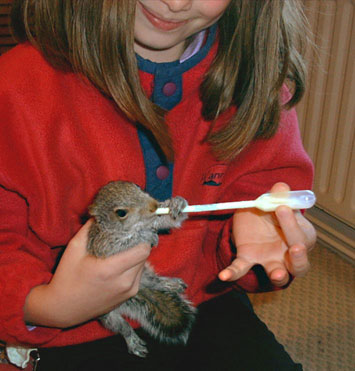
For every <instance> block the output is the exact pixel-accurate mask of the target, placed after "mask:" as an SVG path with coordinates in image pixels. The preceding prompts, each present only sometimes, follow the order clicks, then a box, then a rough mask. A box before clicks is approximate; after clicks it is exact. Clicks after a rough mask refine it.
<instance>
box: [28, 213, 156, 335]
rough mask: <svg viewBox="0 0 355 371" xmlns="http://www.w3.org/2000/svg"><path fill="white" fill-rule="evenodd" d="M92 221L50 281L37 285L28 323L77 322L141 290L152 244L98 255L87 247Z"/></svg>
mask: <svg viewBox="0 0 355 371" xmlns="http://www.w3.org/2000/svg"><path fill="white" fill-rule="evenodd" d="M91 223H92V221H91V220H89V221H88V222H87V223H86V224H85V225H84V226H83V227H82V228H81V229H80V230H79V232H78V233H77V234H76V235H75V236H74V237H73V238H72V240H71V241H70V242H69V244H68V246H67V248H66V249H65V252H64V254H63V256H62V258H61V260H60V263H59V265H58V267H57V269H56V271H55V273H54V275H53V278H52V280H51V281H50V283H49V284H47V285H41V286H37V287H35V288H33V289H32V290H31V292H30V293H29V295H28V296H27V299H26V304H25V308H24V313H25V315H24V319H25V321H26V322H27V323H32V324H35V325H42V326H49V327H60V328H65V327H70V326H74V325H77V324H79V323H83V322H85V321H88V320H90V319H92V318H96V317H98V316H100V315H102V314H104V313H107V312H109V311H110V310H112V309H113V308H115V307H116V306H117V305H119V304H121V303H122V302H124V301H125V300H127V299H129V298H130V297H132V296H134V295H135V294H136V293H137V291H138V287H139V282H140V278H141V275H142V271H143V266H144V263H145V261H146V259H147V258H148V256H149V253H150V245H149V244H140V245H138V246H136V247H134V248H132V249H129V250H127V251H124V252H122V253H120V254H117V255H113V256H110V257H108V258H106V259H100V258H96V257H94V256H91V255H88V253H87V251H86V244H87V239H88V231H89V227H90V225H91Z"/></svg>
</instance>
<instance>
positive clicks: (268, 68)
mask: <svg viewBox="0 0 355 371" xmlns="http://www.w3.org/2000/svg"><path fill="white" fill-rule="evenodd" d="M135 3H136V2H135V1H132V0H120V1H117V0H95V1H92V0H80V1H77V0H14V1H13V8H12V25H13V30H14V34H15V36H17V38H18V40H19V41H25V40H29V41H31V42H32V43H33V44H34V45H36V46H37V47H38V48H39V49H40V50H41V51H42V53H43V54H44V55H45V57H46V58H47V59H48V60H49V61H50V63H51V64H52V65H53V66H55V67H56V68H61V69H70V70H74V71H75V72H79V73H82V74H83V75H85V76H86V77H87V78H88V79H89V80H90V81H91V82H92V83H93V84H95V85H96V86H97V87H98V88H99V89H100V90H101V91H102V92H103V93H104V94H106V95H107V96H109V97H111V98H112V99H113V100H114V102H115V103H116V104H117V106H118V107H119V108H120V109H121V110H122V111H123V112H124V113H125V114H126V115H127V117H128V118H129V119H131V120H132V121H134V122H139V123H141V124H142V125H144V126H145V127H146V128H148V129H149V130H150V131H152V133H153V134H154V136H155V138H156V139H157V141H158V143H159V144H160V146H161V148H162V150H163V151H164V153H165V154H166V155H167V157H168V158H172V156H173V151H172V144H171V139H170V136H169V133H168V131H167V130H168V129H167V127H166V125H165V123H164V113H165V112H164V110H162V109H161V108H159V107H158V106H157V105H155V104H153V103H152V102H151V101H150V100H149V99H148V97H147V96H146V95H145V93H144V91H143V89H142V87H141V85H140V80H139V75H138V68H137V62H136V58H135V54H134V49H133V45H134V16H135ZM303 20H304V17H303V13H302V11H301V7H300V4H299V2H298V1H297V0H253V1H250V0H232V1H231V3H230V5H229V6H228V8H227V10H226V12H225V14H224V15H223V17H222V18H221V19H220V21H219V30H220V32H219V37H220V43H219V48H218V52H217V55H216V58H215V60H214V62H213V64H212V66H211V68H210V70H209V72H208V73H207V75H206V76H205V78H204V82H203V84H202V85H201V97H202V101H203V110H202V114H203V116H204V118H205V119H207V120H210V121H212V122H214V121H215V120H216V119H217V118H218V116H219V114H220V113H222V112H224V111H225V110H227V109H228V108H229V107H231V106H232V105H235V106H237V107H238V110H237V113H236V114H235V116H234V117H233V118H232V119H231V120H230V122H229V123H228V125H226V126H225V127H223V128H221V129H219V130H217V131H216V130H212V129H211V131H210V134H209V136H208V138H206V140H209V141H210V142H211V144H212V147H213V149H214V150H215V152H216V154H217V156H218V157H219V158H221V159H224V160H230V159H232V158H233V157H235V156H236V155H237V154H238V153H239V152H240V151H241V150H242V149H243V148H245V147H246V146H247V145H248V144H249V143H250V141H252V140H253V139H254V138H268V137H270V136H272V135H273V134H274V133H275V131H276V130H277V127H278V123H279V117H280V110H281V108H282V107H281V103H280V89H281V87H282V85H283V84H284V83H285V82H286V81H289V82H291V83H293V92H292V98H291V99H290V101H289V102H288V103H287V104H286V108H290V107H292V106H293V105H295V104H296V103H297V102H298V101H299V100H300V98H301V97H302V95H303V92H304V82H305V68H304V65H303V62H302V58H301V54H300V52H299V49H298V47H300V46H301V45H302V40H303V36H304V27H303V25H304V24H303ZM211 128H213V125H211Z"/></svg>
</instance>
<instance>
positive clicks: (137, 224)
mask: <svg viewBox="0 0 355 371" xmlns="http://www.w3.org/2000/svg"><path fill="white" fill-rule="evenodd" d="M186 205H187V202H186V201H185V199H183V198H182V197H174V198H172V199H169V200H166V201H164V202H161V203H159V202H158V201H156V200H155V199H154V198H152V197H150V196H149V195H148V194H147V193H145V192H143V191H142V190H141V189H140V188H139V187H138V186H137V185H135V184H134V183H131V182H124V181H114V182H110V183H108V184H107V185H106V186H104V187H103V188H101V190H100V191H99V192H98V194H97V196H96V197H95V199H94V202H93V204H92V205H91V206H89V212H90V215H91V216H93V217H94V218H95V221H94V223H93V224H92V226H91V228H90V231H89V241H88V246H87V249H88V252H89V253H90V254H92V255H94V256H97V257H99V258H105V257H108V256H110V255H113V254H116V253H118V252H120V251H124V250H127V249H129V248H132V247H133V246H136V245H138V244H139V243H142V242H145V243H150V244H151V245H152V246H155V245H157V244H158V231H159V230H162V229H169V228H176V227H180V225H181V223H182V221H183V220H185V219H186V215H185V214H183V213H182V212H181V211H182V210H183V209H184V207H185V206H186ZM158 207H169V209H170V214H169V215H156V214H155V211H156V209H157V208H158ZM185 289H186V284H185V283H184V281H183V280H181V279H180V278H171V277H162V276H159V275H157V274H156V273H155V272H154V270H153V268H152V267H151V266H150V265H149V263H148V262H146V263H145V266H144V269H143V274H142V278H141V281H140V286H139V291H138V293H137V294H136V295H135V296H134V297H132V298H130V299H128V300H127V301H125V302H124V303H122V304H121V305H120V306H118V307H117V308H115V309H114V310H112V311H111V312H109V313H107V314H105V315H103V316H101V317H100V320H101V322H102V324H103V325H104V326H105V327H106V328H108V329H109V330H111V331H113V332H115V333H120V334H121V335H122V336H123V337H124V338H125V341H126V343H127V347H128V352H129V353H132V354H135V355H137V356H139V357H145V356H146V355H147V354H148V350H147V348H146V345H145V342H144V341H143V340H142V339H141V338H140V337H139V336H138V335H137V334H136V333H135V332H134V330H133V328H132V327H131V326H130V324H129V323H128V322H127V321H125V320H124V318H123V317H122V315H125V316H127V317H129V318H131V319H133V320H137V321H138V322H139V323H140V324H141V326H142V328H143V329H144V330H145V331H146V332H148V333H149V334H150V335H151V336H153V337H154V338H156V339H158V340H159V341H162V342H165V343H171V344H172V343H175V344H177V343H184V344H185V343H186V342H187V339H188V337H189V333H190V330H191V327H192V324H193V321H194V319H195V313H196V308H194V307H193V306H192V305H191V303H190V302H189V301H188V300H187V299H186V298H185V296H184V294H183V292H184V291H185Z"/></svg>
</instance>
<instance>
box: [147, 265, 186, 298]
mask: <svg viewBox="0 0 355 371" xmlns="http://www.w3.org/2000/svg"><path fill="white" fill-rule="evenodd" d="M140 287H141V288H149V289H152V290H158V291H171V292H174V293H176V294H180V293H182V292H184V291H185V290H186V287H187V285H186V283H185V282H184V281H183V280H182V279H181V278H178V277H165V276H159V275H157V274H156V273H155V271H154V269H153V268H152V267H151V265H150V264H149V263H148V262H146V263H145V265H144V270H143V274H142V278H141V282H140Z"/></svg>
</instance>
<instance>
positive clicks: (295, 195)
mask: <svg viewBox="0 0 355 371" xmlns="http://www.w3.org/2000/svg"><path fill="white" fill-rule="evenodd" d="M315 202H316V196H315V194H314V193H313V192H312V191H308V190H305V191H290V192H277V193H264V194H263V195H261V196H260V197H259V198H257V199H256V200H255V206H256V207H257V208H258V209H260V210H263V211H275V210H276V208H277V207H279V206H281V205H286V206H288V207H290V208H291V209H294V210H300V209H309V208H311V207H312V206H313V205H314V204H315Z"/></svg>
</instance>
